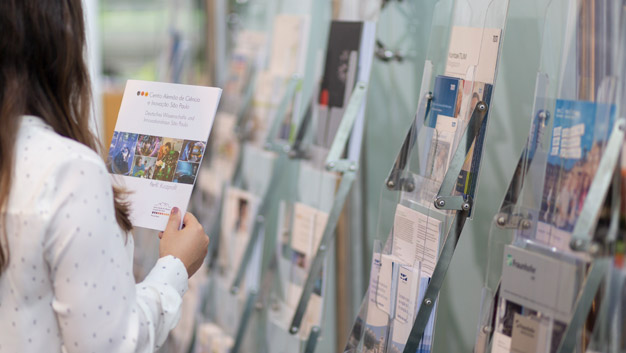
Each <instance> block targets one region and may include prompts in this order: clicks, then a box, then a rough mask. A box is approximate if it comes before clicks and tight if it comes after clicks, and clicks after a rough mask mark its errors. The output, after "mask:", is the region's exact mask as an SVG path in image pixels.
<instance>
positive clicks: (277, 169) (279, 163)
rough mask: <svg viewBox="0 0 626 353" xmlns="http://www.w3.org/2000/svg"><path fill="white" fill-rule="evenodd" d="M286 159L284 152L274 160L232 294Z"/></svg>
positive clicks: (247, 262) (261, 225)
mask: <svg viewBox="0 0 626 353" xmlns="http://www.w3.org/2000/svg"><path fill="white" fill-rule="evenodd" d="M286 161H287V156H286V155H285V154H279V155H278V158H277V159H276V161H275V162H274V167H273V169H272V174H271V175H272V176H271V179H270V184H269V185H268V187H267V190H266V191H265V194H264V195H263V198H262V201H261V204H260V205H259V208H258V211H257V216H256V218H255V222H254V225H253V227H252V233H251V234H250V239H249V240H248V244H247V245H246V250H245V252H244V254H243V257H242V259H241V262H240V263H239V268H237V274H236V275H235V279H234V280H233V283H232V285H231V288H230V291H231V293H233V294H236V293H238V292H239V288H240V286H241V282H242V281H243V278H244V276H245V272H246V269H247V268H248V264H249V262H250V258H251V256H252V252H253V250H254V246H255V244H256V242H257V240H258V238H259V235H260V234H261V231H262V227H264V222H265V216H266V215H267V213H268V212H269V208H270V205H271V202H270V199H272V198H273V195H274V194H275V192H276V190H277V189H278V186H279V185H280V184H281V181H282V178H283V175H284V173H282V171H283V169H284V166H285V164H286Z"/></svg>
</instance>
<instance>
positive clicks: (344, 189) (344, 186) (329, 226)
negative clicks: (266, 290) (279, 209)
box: [289, 170, 356, 334]
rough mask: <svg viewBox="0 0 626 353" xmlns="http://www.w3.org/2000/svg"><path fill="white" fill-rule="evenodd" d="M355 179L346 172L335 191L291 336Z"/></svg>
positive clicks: (351, 173) (297, 308)
mask: <svg viewBox="0 0 626 353" xmlns="http://www.w3.org/2000/svg"><path fill="white" fill-rule="evenodd" d="M355 179H356V170H354V171H352V170H348V171H346V172H345V173H344V174H343V178H342V179H341V183H340V184H339V190H337V194H336V195H335V200H334V201H333V206H332V208H331V211H330V214H329V216H328V221H327V222H326V227H325V228H324V233H323V235H322V239H321V241H320V245H319V247H318V248H317V252H316V253H315V258H313V262H312V264H311V267H310V269H309V274H308V276H307V279H306V282H305V283H304V287H303V289H302V295H301V296H300V301H299V302H298V306H297V307H296V311H295V314H294V316H293V319H292V321H291V325H290V326H289V332H290V333H291V334H296V333H298V331H299V330H300V325H301V324H302V319H303V318H304V314H305V312H306V308H307V306H308V304H309V299H310V298H311V294H312V293H313V288H314V286H315V282H316V281H317V279H318V277H319V275H320V273H321V271H322V267H323V265H324V261H325V260H326V255H327V253H328V249H329V248H330V246H331V245H332V241H333V239H334V238H335V228H336V226H337V222H338V221H339V216H340V214H341V211H342V210H343V205H344V203H345V201H346V198H347V197H348V193H349V192H350V188H351V187H352V184H353V183H354V180H355Z"/></svg>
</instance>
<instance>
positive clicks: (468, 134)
mask: <svg viewBox="0 0 626 353" xmlns="http://www.w3.org/2000/svg"><path fill="white" fill-rule="evenodd" d="M488 111H489V106H488V105H487V103H485V102H483V101H480V102H478V103H476V106H475V108H474V112H473V113H472V117H471V118H470V120H469V122H468V123H467V128H466V129H465V132H464V133H463V136H462V137H461V140H460V141H459V144H458V147H457V148H456V151H455V152H454V155H453V156H452V160H451V161H450V166H449V167H448V171H447V172H446V175H445V177H444V178H443V182H442V183H441V187H440V188H439V193H437V195H441V196H448V195H452V192H453V191H454V188H455V186H456V182H457V180H458V177H459V173H461V169H462V168H463V163H465V158H467V153H468V151H469V150H470V148H471V147H472V143H473V142H474V139H475V138H476V136H478V134H479V133H480V129H481V127H482V125H483V121H484V119H485V117H486V116H487V112H488ZM439 197H440V196H439Z"/></svg>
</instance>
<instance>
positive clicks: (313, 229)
mask: <svg viewBox="0 0 626 353" xmlns="http://www.w3.org/2000/svg"><path fill="white" fill-rule="evenodd" d="M327 221H328V213H326V212H322V211H320V210H318V209H316V208H313V207H310V206H307V205H305V204H303V203H299V202H298V203H296V204H295V205H294V220H293V231H292V238H291V248H292V249H293V259H292V260H293V262H294V263H295V264H296V266H299V267H301V268H304V269H308V268H309V266H310V262H311V259H312V257H313V256H314V255H315V252H316V251H317V248H318V247H319V244H320V241H321V240H322V236H323V235H324V228H325V227H326V222H327Z"/></svg>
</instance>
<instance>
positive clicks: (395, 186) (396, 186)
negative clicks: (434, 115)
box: [386, 92, 433, 192]
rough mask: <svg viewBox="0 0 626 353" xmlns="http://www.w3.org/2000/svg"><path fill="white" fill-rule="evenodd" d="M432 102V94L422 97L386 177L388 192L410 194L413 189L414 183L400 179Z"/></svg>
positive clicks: (408, 179) (411, 180)
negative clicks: (395, 191)
mask: <svg viewBox="0 0 626 353" xmlns="http://www.w3.org/2000/svg"><path fill="white" fill-rule="evenodd" d="M432 100H433V94H432V93H430V92H428V93H427V94H425V95H424V97H422V99H421V101H420V104H419V107H418V109H417V113H416V114H415V119H414V120H413V123H412V124H411V127H410V128H409V132H408V133H407V135H406V137H405V138H404V142H403V143H402V147H401V148H400V152H399V153H398V156H397V157H396V161H395V162H394V164H393V167H392V169H391V171H390V172H389V176H388V177H387V181H386V185H387V188H388V189H390V190H402V189H406V190H407V191H409V192H411V191H413V190H414V189H415V181H414V180H413V179H412V178H406V179H405V178H402V173H403V172H404V169H405V168H406V165H407V163H408V161H409V156H410V155H411V150H412V149H413V146H414V145H415V142H416V141H417V137H418V134H419V130H420V128H421V127H422V126H423V125H424V121H425V120H426V117H427V116H428V113H429V112H430V102H431V101H432Z"/></svg>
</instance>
